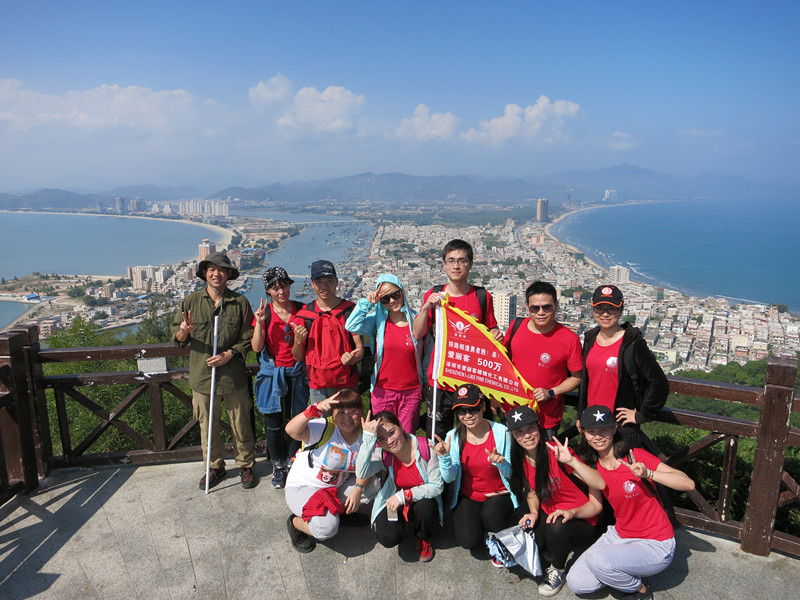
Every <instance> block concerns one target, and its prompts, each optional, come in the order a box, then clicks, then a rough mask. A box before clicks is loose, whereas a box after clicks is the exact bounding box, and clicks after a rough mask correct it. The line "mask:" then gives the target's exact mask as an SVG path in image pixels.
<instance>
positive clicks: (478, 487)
mask: <svg viewBox="0 0 800 600" xmlns="http://www.w3.org/2000/svg"><path fill="white" fill-rule="evenodd" d="M453 443H454V444H456V443H458V438H455V439H454V440H453ZM496 447H497V445H496V443H495V441H494V433H493V432H492V431H491V430H489V437H488V438H486V441H485V442H483V443H482V444H470V443H469V442H467V443H466V444H464V449H463V450H462V451H461V492H460V493H461V495H462V496H466V497H467V498H469V499H470V500H476V501H478V502H483V501H485V500H486V494H492V493H498V492H506V491H507V490H506V486H505V485H504V484H503V479H502V478H501V477H500V470H499V469H498V468H497V467H496V466H495V465H493V464H492V462H491V461H490V460H489V455H488V454H486V452H487V450H488V451H489V452H491V451H492V450H494V449H495V448H496Z"/></svg>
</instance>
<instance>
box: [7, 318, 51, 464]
mask: <svg viewBox="0 0 800 600" xmlns="http://www.w3.org/2000/svg"><path fill="white" fill-rule="evenodd" d="M11 333H19V334H20V335H21V336H22V351H23V355H24V357H25V379H26V383H27V385H28V398H29V399H30V402H31V421H32V424H33V444H34V450H35V452H36V466H37V469H38V471H39V477H46V476H47V475H48V474H49V473H50V461H51V460H52V458H53V440H52V438H51V433H50V414H49V412H48V410H47V393H46V392H45V390H44V388H42V387H41V386H40V385H38V382H39V381H41V377H42V375H43V372H42V364H41V363H40V362H39V360H38V354H39V350H40V349H41V346H40V345H39V326H38V325H23V326H21V327H14V328H12V329H11Z"/></svg>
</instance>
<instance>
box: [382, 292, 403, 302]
mask: <svg viewBox="0 0 800 600" xmlns="http://www.w3.org/2000/svg"><path fill="white" fill-rule="evenodd" d="M402 297H403V291H402V290H395V291H394V292H392V293H391V294H386V295H385V296H381V304H389V302H391V301H392V300H400V299H401V298H402Z"/></svg>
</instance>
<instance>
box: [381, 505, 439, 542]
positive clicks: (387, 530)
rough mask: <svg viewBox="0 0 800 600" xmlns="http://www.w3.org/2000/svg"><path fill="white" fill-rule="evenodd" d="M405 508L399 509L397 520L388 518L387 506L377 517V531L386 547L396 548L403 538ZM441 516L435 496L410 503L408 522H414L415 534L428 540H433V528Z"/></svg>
mask: <svg viewBox="0 0 800 600" xmlns="http://www.w3.org/2000/svg"><path fill="white" fill-rule="evenodd" d="M403 508H404V507H400V510H398V511H397V521H390V520H389V519H387V515H386V507H384V508H383V510H382V511H381V512H380V513H378V516H377V518H376V519H375V533H376V534H377V536H378V542H380V544H381V546H383V547H384V548H394V547H395V546H397V545H398V544H399V543H400V541H401V540H402V539H403V529H404V527H405V524H406V520H405V517H403ZM438 518H439V506H438V505H437V504H436V500H434V499H433V498H423V499H422V500H418V501H416V502H412V503H411V504H409V505H408V522H409V523H413V524H414V535H416V536H417V537H418V538H422V539H423V540H425V541H426V542H430V541H431V535H432V533H433V528H434V527H435V526H436V522H437V520H438Z"/></svg>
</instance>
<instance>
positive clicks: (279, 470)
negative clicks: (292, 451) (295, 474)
mask: <svg viewBox="0 0 800 600" xmlns="http://www.w3.org/2000/svg"><path fill="white" fill-rule="evenodd" d="M288 474H289V469H287V468H286V467H274V468H273V469H272V487H274V488H275V489H276V490H280V489H283V488H284V487H286V476H287V475H288Z"/></svg>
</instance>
